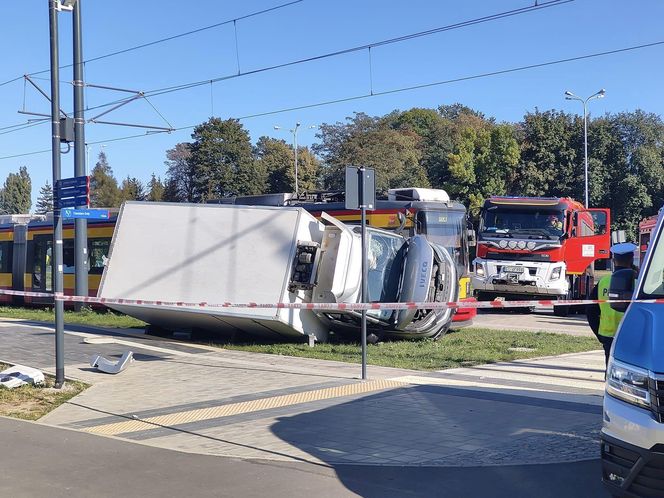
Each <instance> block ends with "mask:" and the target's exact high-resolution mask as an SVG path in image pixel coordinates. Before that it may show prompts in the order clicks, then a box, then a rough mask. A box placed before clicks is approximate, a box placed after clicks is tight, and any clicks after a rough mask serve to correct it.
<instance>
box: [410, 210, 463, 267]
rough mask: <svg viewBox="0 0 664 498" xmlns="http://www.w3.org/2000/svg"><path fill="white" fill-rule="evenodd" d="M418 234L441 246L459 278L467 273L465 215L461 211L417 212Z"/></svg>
mask: <svg viewBox="0 0 664 498" xmlns="http://www.w3.org/2000/svg"><path fill="white" fill-rule="evenodd" d="M417 223H418V225H419V227H420V228H419V230H418V232H421V233H423V234H426V237H427V239H428V240H430V241H431V242H434V243H436V244H439V245H441V246H443V247H444V248H445V249H447V251H448V252H449V253H450V256H451V257H452V259H453V260H454V262H455V263H456V266H457V271H458V272H459V276H462V275H466V274H467V273H468V247H467V237H466V230H467V229H468V228H467V223H466V213H465V212H462V211H451V210H449V211H448V210H446V211H442V210H441V211H435V210H432V211H418V213H417Z"/></svg>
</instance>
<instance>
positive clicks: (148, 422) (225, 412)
mask: <svg viewBox="0 0 664 498" xmlns="http://www.w3.org/2000/svg"><path fill="white" fill-rule="evenodd" d="M405 385H407V384H406V383H405V382H397V381H393V380H372V381H369V382H363V383H357V384H348V385H345V386H338V387H330V388H327V389H318V390H315V391H305V392H301V393H295V394H285V395H283V396H274V397H272V398H263V399H257V400H252V401H242V402H240V403H230V404H228V405H223V406H214V407H210V408H199V409H197V410H188V411H184V412H179V413H169V414H168V415H159V416H156V417H149V418H146V419H137V420H128V421H126V422H116V423H112V424H104V425H97V426H94V427H88V428H87V429H85V430H86V431H87V432H93V433H95V434H103V435H106V436H114V435H117V434H126V433H128V432H138V431H144V430H149V429H155V428H156V427H159V426H175V425H181V424H187V423H191V422H201V421H203V420H211V419H215V418H221V417H230V416H232V415H240V414H244V413H252V412H258V411H261V410H269V409H272V408H281V407H284V406H292V405H298V404H302V403H311V402H312V401H321V400H325V399H332V398H341V397H344V396H352V395H354V394H364V393H369V392H373V391H381V390H384V389H394V388H399V387H403V386H405Z"/></svg>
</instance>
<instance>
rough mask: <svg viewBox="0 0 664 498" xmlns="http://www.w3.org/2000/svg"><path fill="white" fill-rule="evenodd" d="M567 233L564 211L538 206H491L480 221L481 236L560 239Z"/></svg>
mask: <svg viewBox="0 0 664 498" xmlns="http://www.w3.org/2000/svg"><path fill="white" fill-rule="evenodd" d="M564 233H565V215H564V213H563V212H562V211H558V210H553V209H542V208H538V207H535V206H533V207H531V208H518V209H513V208H509V209H505V208H499V207H490V208H488V209H486V210H485V211H484V214H483V216H482V219H481V222H480V236H481V237H496V238H520V239H545V240H546V239H548V240H552V239H553V240H558V239H560V238H561V237H562V235H563V234H564Z"/></svg>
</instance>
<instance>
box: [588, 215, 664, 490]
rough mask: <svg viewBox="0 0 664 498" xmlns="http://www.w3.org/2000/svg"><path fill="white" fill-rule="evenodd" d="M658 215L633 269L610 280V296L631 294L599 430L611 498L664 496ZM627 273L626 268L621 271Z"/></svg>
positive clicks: (662, 271)
mask: <svg viewBox="0 0 664 498" xmlns="http://www.w3.org/2000/svg"><path fill="white" fill-rule="evenodd" d="M662 220H663V218H662V213H661V212H660V216H659V220H658V222H657V226H656V228H655V231H654V233H653V236H652V238H651V243H650V247H649V249H648V251H647V253H646V256H645V259H644V260H643V261H642V265H641V272H640V274H639V278H638V280H637V282H636V284H634V281H633V273H631V276H629V277H628V275H629V273H625V277H624V278H620V276H619V275H618V272H616V273H615V274H614V277H618V278H614V277H612V279H611V290H610V293H609V296H610V297H611V298H623V297H624V296H627V298H629V296H632V297H633V298H634V299H637V300H650V302H633V303H632V304H631V305H629V307H627V306H626V305H622V306H621V305H620V304H619V303H615V304H612V307H613V308H615V309H617V310H618V311H625V308H627V311H626V313H625V315H624V317H623V319H622V322H621V324H620V327H619V329H618V332H617V334H616V336H615V339H614V341H613V347H612V349H611V356H610V358H609V364H608V367H607V372H606V392H605V396H604V410H603V424H602V433H601V456H602V480H603V482H604V484H605V486H606V487H607V489H608V490H609V492H610V493H611V494H612V495H613V496H626V497H636V496H638V497H644V496H645V497H650V496H664V303H656V302H653V301H652V300H655V299H663V300H664V239H663V237H662ZM621 271H624V272H631V270H621Z"/></svg>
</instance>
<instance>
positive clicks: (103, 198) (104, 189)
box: [90, 151, 122, 208]
mask: <svg viewBox="0 0 664 498" xmlns="http://www.w3.org/2000/svg"><path fill="white" fill-rule="evenodd" d="M121 202H122V201H121V196H120V189H118V181H117V180H116V179H115V177H114V176H113V170H112V169H111V166H110V165H109V164H108V160H107V158H106V153H105V152H104V151H101V152H100V153H99V158H98V160H97V164H95V167H94V168H93V169H92V174H91V175H90V204H91V205H92V206H94V207H107V208H110V207H119V206H120V204H121Z"/></svg>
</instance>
